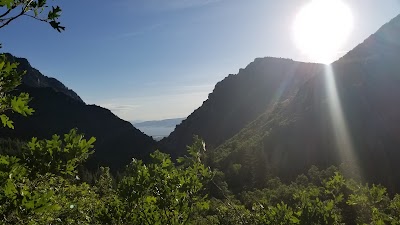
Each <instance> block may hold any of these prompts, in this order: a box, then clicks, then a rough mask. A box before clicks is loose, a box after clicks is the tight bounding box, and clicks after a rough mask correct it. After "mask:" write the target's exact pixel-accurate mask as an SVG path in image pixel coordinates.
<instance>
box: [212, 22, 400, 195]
mask: <svg viewBox="0 0 400 225" xmlns="http://www.w3.org/2000/svg"><path fill="white" fill-rule="evenodd" d="M399 59H400V16H398V17H396V18H395V19H393V20H392V21H390V22H389V23H387V24H386V25H384V26H383V27H382V28H381V29H379V30H378V31H377V32H376V33H375V34H373V35H371V36H370V37H369V38H367V39H366V40H365V41H364V42H363V43H361V44H360V45H358V46H357V47H356V48H354V49H353V50H351V51H350V52H349V53H348V54H346V55H345V56H343V57H342V58H341V59H339V60H338V61H336V62H334V63H333V64H332V65H330V66H326V67H325V68H324V70H322V71H320V72H319V73H318V74H317V75H315V76H313V77H311V78H310V79H309V80H308V81H307V82H305V84H304V85H302V86H301V87H300V89H299V91H298V92H297V94H296V95H295V96H294V97H293V98H291V99H288V100H287V101H284V102H281V103H280V104H278V107H276V108H275V109H274V111H272V112H265V113H264V114H262V115H261V116H260V117H258V118H257V119H256V120H254V121H253V122H252V123H250V124H249V125H248V126H247V127H245V128H244V129H243V130H241V131H240V132H239V133H238V134H236V135H235V136H234V137H233V138H231V139H230V140H228V141H227V142H225V143H224V144H222V145H221V146H219V147H218V148H217V149H215V151H214V152H213V161H214V163H215V164H216V166H217V167H219V168H220V169H221V170H224V171H231V180H230V184H231V185H233V186H235V185H236V186H237V185H240V183H246V182H252V180H253V181H254V180H262V179H263V176H266V175H267V174H274V175H279V176H281V177H291V178H293V177H294V176H296V175H297V174H299V173H301V172H304V171H305V170H306V169H308V168H310V166H311V165H317V166H320V167H322V168H326V167H327V166H330V165H332V164H334V165H338V164H340V163H343V162H344V163H346V165H347V166H348V167H353V168H355V169H356V170H359V173H358V174H357V175H358V176H359V177H360V178H361V179H363V180H365V181H367V182H370V183H381V184H383V185H386V186H387V187H388V188H389V190H391V191H395V190H397V191H398V190H399V187H400V168H399V161H400V151H399V146H400V126H399V124H400V104H399V99H400V63H399V62H400V61H399ZM233 165H236V166H235V167H236V168H238V166H237V165H241V167H240V169H239V171H236V172H235V173H236V174H235V176H234V174H233V172H232V167H233ZM260 171H263V172H260Z"/></svg>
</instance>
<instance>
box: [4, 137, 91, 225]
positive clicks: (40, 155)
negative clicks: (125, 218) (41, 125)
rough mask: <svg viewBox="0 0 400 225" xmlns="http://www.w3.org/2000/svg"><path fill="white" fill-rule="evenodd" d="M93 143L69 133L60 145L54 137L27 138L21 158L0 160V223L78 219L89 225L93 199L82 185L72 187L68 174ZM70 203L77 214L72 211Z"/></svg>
mask: <svg viewBox="0 0 400 225" xmlns="http://www.w3.org/2000/svg"><path fill="white" fill-rule="evenodd" d="M93 142H94V139H93V138H91V139H89V140H88V141H87V140H85V139H84V138H83V136H82V135H80V134H78V133H77V132H76V130H71V131H70V132H69V133H68V134H66V135H65V136H64V140H62V141H61V140H59V137H58V136H54V137H53V139H51V140H40V141H38V140H37V139H36V138H33V139H32V141H31V142H30V143H29V144H27V146H26V148H25V149H24V150H23V153H22V157H21V158H18V157H16V156H9V155H0V202H1V204H0V213H1V214H2V215H4V217H3V220H2V223H3V224H45V223H52V224H56V223H57V221H59V222H60V223H62V224H77V223H75V222H76V221H77V220H79V221H86V222H88V223H86V224H90V223H89V222H90V220H91V219H90V218H92V215H93V212H94V210H95V208H93V207H95V206H96V204H95V203H96V202H98V199H97V197H96V195H95V192H94V191H93V190H91V189H92V188H91V187H90V186H88V185H87V184H85V183H78V184H74V183H75V182H76V180H75V177H73V176H72V175H75V174H76V173H77V171H76V168H77V166H78V165H80V164H82V163H83V162H84V161H85V160H86V159H87V157H88V156H89V154H90V153H91V150H90V149H91V148H93V145H92V144H93ZM71 204H76V206H77V207H78V206H79V210H78V211H73V208H74V207H73V208H69V207H70V206H71ZM71 212H73V213H71ZM66 215H67V216H66ZM88 218H89V219H88ZM83 224H85V223H83Z"/></svg>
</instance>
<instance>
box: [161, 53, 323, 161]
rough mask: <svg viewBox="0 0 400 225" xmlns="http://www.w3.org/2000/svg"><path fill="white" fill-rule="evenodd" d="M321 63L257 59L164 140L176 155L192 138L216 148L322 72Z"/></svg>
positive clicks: (219, 86) (225, 82) (228, 79)
mask: <svg viewBox="0 0 400 225" xmlns="http://www.w3.org/2000/svg"><path fill="white" fill-rule="evenodd" d="M322 68H323V67H322V65H320V64H312V63H301V62H295V61H293V60H289V59H278V58H258V59H256V60H255V61H254V62H252V63H250V64H249V65H248V66H247V67H246V68H245V69H241V70H240V71H239V73H238V74H236V75H229V76H228V77H226V78H225V79H224V80H222V81H221V82H219V83H217V84H216V86H215V88H214V91H213V92H212V93H211V94H209V96H208V99H207V100H206V101H205V102H203V105H202V106H201V107H200V108H198V109H197V110H195V111H194V112H193V113H192V114H191V115H190V116H189V117H188V118H187V119H185V120H184V121H183V122H182V123H181V124H179V125H178V126H177V127H176V128H175V130H174V131H173V132H172V133H171V134H170V135H169V136H168V137H167V138H164V139H163V140H161V143H160V144H161V146H163V148H164V149H167V150H169V151H170V153H171V154H172V155H174V156H177V155H181V154H182V153H184V151H185V149H186V146H187V145H189V144H190V143H191V141H192V138H193V135H199V136H200V137H202V138H203V139H204V140H205V142H206V143H207V146H208V149H213V148H215V147H217V146H218V145H220V144H222V143H223V142H224V141H226V140H227V139H229V138H231V137H232V136H233V135H235V134H236V133H237V132H239V131H240V130H241V129H242V128H243V127H244V126H246V125H247V124H248V123H249V122H251V121H253V120H254V119H256V118H257V117H258V116H259V115H261V114H262V113H263V112H265V111H266V110H270V109H272V108H273V106H274V105H275V103H277V102H278V101H282V100H285V99H287V98H289V97H291V96H293V95H295V94H296V93H297V91H298V88H299V87H300V86H301V85H303V84H304V82H306V81H307V80H308V79H309V78H311V77H312V76H313V75H314V74H316V73H317V72H318V71H320V70H321V69H322Z"/></svg>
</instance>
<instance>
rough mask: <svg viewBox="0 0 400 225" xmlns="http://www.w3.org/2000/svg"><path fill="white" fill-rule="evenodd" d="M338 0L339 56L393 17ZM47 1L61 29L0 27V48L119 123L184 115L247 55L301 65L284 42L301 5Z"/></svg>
mask: <svg viewBox="0 0 400 225" xmlns="http://www.w3.org/2000/svg"><path fill="white" fill-rule="evenodd" d="M344 1H345V2H347V3H348V4H349V6H350V8H351V10H352V12H353V15H354V20H355V21H354V22H355V28H354V30H353V33H352V35H351V38H350V40H349V41H348V43H347V44H346V46H345V47H344V48H343V49H342V51H343V53H344V52H346V51H348V50H350V49H352V48H353V47H355V46H356V45H357V44H358V43H360V42H362V41H363V40H364V39H365V38H366V37H368V36H369V35H370V34H372V33H373V32H375V31H376V30H377V29H378V28H379V27H380V26H381V25H383V24H384V23H386V22H388V21H389V20H390V19H391V18H393V17H395V16H396V15H397V14H399V13H400V0H380V1H378V0H344ZM55 2H57V3H59V5H60V6H61V7H62V9H63V15H62V18H61V22H62V23H63V25H65V26H66V27H67V30H66V31H65V32H63V33H61V34H59V33H58V32H56V31H54V30H52V29H51V28H50V26H48V25H47V24H41V23H39V22H37V21H32V20H29V19H27V18H26V19H21V20H18V21H15V23H13V24H11V25H10V26H8V27H6V28H4V29H1V30H0V37H1V39H0V41H1V42H2V43H3V51H6V52H10V53H12V54H14V55H16V56H19V57H25V58H28V60H29V61H30V62H31V64H32V65H33V66H34V67H35V68H37V69H39V70H40V71H41V72H42V73H44V74H45V75H47V76H52V77H55V78H57V79H59V80H60V81H62V82H63V83H64V84H65V85H66V86H68V87H69V88H71V89H73V90H75V91H76V92H77V93H78V94H79V95H80V96H81V97H82V98H83V100H84V101H85V102H86V103H88V104H97V105H101V106H104V107H106V108H109V109H111V110H112V111H113V112H114V113H115V114H117V115H118V116H120V117H121V118H123V119H126V120H152V119H164V118H173V117H185V116H188V115H189V114H190V113H191V112H192V111H193V110H194V109H196V108H197V107H199V106H200V105H201V104H202V102H203V101H204V100H206V99H207V95H208V93H210V92H211V91H212V89H213V87H214V85H215V84H216V82H218V81H220V80H222V79H223V78H224V77H226V76H227V75H228V74H230V73H237V72H238V70H239V68H243V67H245V66H246V65H247V64H249V63H250V62H251V61H253V60H254V58H256V57H264V56H273V57H284V58H292V59H294V60H301V61H307V58H306V57H305V56H304V55H302V54H300V52H299V51H298V50H297V49H296V47H295V46H294V44H293V40H292V35H293V34H292V23H293V19H294V17H295V15H296V13H297V12H298V10H299V9H300V7H301V6H302V5H304V4H305V3H306V2H308V1H306V0H279V1H277V0H275V1H272V0H246V1H245V0H141V1H139V0H112V1H110V0H108V1H105V0H58V1H55Z"/></svg>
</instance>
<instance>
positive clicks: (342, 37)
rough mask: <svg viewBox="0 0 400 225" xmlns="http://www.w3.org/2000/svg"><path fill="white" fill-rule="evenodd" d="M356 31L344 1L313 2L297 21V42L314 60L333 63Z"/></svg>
mask: <svg viewBox="0 0 400 225" xmlns="http://www.w3.org/2000/svg"><path fill="white" fill-rule="evenodd" d="M352 28H353V16H352V12H351V10H350V8H349V7H348V6H347V5H346V4H345V3H343V2H342V1H341V0H312V1H311V2H310V3H308V4H307V5H305V6H304V7H303V8H302V9H301V10H300V11H299V13H298V14H297V16H296V18H295V21H294V24H293V33H294V42H295V43H296V46H297V47H298V48H299V49H300V51H302V53H303V54H306V55H307V56H308V57H310V59H311V60H313V61H316V62H321V63H330V62H332V61H333V60H334V59H336V58H337V56H338V53H339V51H340V48H341V47H342V46H343V44H344V43H345V42H346V40H347V38H348V36H349V34H350V33H351V31H352Z"/></svg>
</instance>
